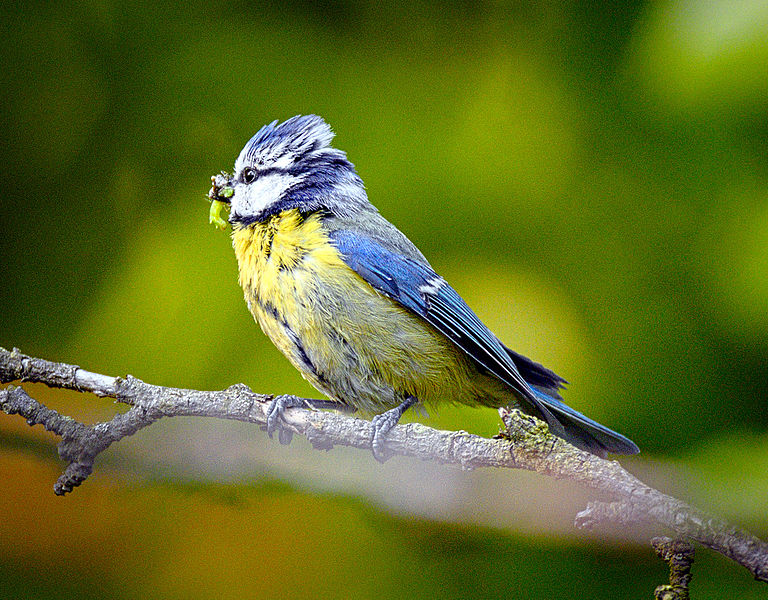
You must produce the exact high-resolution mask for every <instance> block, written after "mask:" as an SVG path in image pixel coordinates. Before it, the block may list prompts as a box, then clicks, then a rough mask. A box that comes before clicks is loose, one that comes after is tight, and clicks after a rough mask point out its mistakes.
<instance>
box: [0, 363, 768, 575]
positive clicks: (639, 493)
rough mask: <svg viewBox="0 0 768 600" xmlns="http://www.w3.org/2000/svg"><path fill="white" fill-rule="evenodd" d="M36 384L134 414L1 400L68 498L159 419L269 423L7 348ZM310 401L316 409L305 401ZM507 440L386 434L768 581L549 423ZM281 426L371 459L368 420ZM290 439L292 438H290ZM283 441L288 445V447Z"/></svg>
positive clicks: (739, 537) (240, 388) (757, 552)
mask: <svg viewBox="0 0 768 600" xmlns="http://www.w3.org/2000/svg"><path fill="white" fill-rule="evenodd" d="M12 381H31V382H39V383H44V384H46V385H48V386H50V387H61V388H68V389H74V390H79V391H81V392H92V393H94V394H96V395H98V396H107V397H112V398H116V399H117V400H118V401H119V402H123V403H125V404H127V405H129V406H131V409H130V410H129V411H128V412H127V413H125V414H119V415H117V416H115V417H114V418H113V419H112V420H110V421H107V422H104V423H97V424H95V425H84V424H82V423H79V422H77V421H74V420H73V419H71V418H69V417H65V416H62V415H60V414H59V413H57V412H56V411H53V410H51V409H48V408H46V407H45V406H43V405H42V404H40V403H39V402H37V401H36V400H34V399H33V398H31V397H30V396H29V395H28V394H27V393H26V392H24V391H23V390H21V389H20V388H15V387H13V386H9V387H7V388H6V389H4V390H1V391H0V410H2V411H4V412H6V413H8V414H19V415H21V416H23V417H24V418H26V419H27V421H28V422H29V423H30V425H35V424H41V425H43V426H44V427H46V428H47V429H50V430H51V431H53V432H55V433H56V434H58V435H60V436H61V438H62V441H61V443H60V444H59V454H60V455H61V457H62V458H63V459H64V460H65V461H67V462H68V463H69V466H68V467H67V469H66V471H65V472H64V474H63V475H62V476H61V477H60V478H59V480H58V481H57V483H56V486H55V488H54V489H55V492H56V493H57V494H60V495H63V494H65V493H67V492H69V491H71V490H72V489H73V488H74V487H76V486H78V485H80V484H81V483H82V482H83V481H84V480H85V478H86V477H87V476H88V475H89V474H90V473H91V471H92V469H93V463H94V459H95V458H96V456H97V455H98V454H99V453H101V452H102V451H104V450H105V449H106V448H108V447H109V446H110V445H111V444H112V443H113V442H116V441H119V440H121V439H123V438H124V437H127V436H129V435H132V434H133V433H135V432H136V431H138V430H139V429H141V428H143V427H146V426H148V425H150V424H152V423H154V422H155V421H157V420H158V419H161V418H162V417H173V416H204V417H215V418H219V419H230V420H236V421H244V422H248V423H254V424H257V425H262V426H263V425H265V424H266V415H267V407H268V406H269V403H270V401H271V400H272V399H273V396H271V395H265V394H256V393H254V392H252V391H251V390H250V389H248V387H247V386H245V385H242V384H238V385H234V386H232V387H230V388H227V389H226V390H223V391H220V392H203V391H197V390H185V389H179V388H169V387H162V386H155V385H150V384H147V383H144V382H143V381H140V380H139V379H136V378H134V377H131V376H130V375H129V376H126V377H125V378H120V377H109V376H106V375H100V374H97V373H91V372H89V371H85V370H84V369H80V368H79V367H77V366H74V365H67V364H64V363H55V362H50V361H46V360H42V359H39V358H31V357H29V356H25V355H24V354H21V352H19V351H18V350H17V349H14V350H13V351H12V352H9V351H7V350H5V349H2V348H0V383H9V382H12ZM307 402H308V403H309V402H311V401H310V400H307ZM499 412H500V414H501V416H502V419H503V421H504V423H505V425H506V427H507V432H508V434H507V435H506V436H504V437H503V438H497V439H487V438H483V437H480V436H477V435H472V434H469V433H467V432H465V431H439V430H436V429H432V428H430V427H426V426H424V425H421V424H418V423H409V424H407V425H398V426H396V427H395V428H394V429H392V431H391V432H390V433H389V435H388V438H387V443H386V448H387V450H388V451H389V452H390V453H392V454H400V455H403V456H411V457H415V458H421V459H424V460H433V461H437V462H440V463H445V464H453V465H458V466H460V467H461V468H463V469H474V468H478V467H503V468H511V469H526V470H529V471H536V472H538V473H542V474H545V475H548V476H550V477H554V478H556V479H569V480H572V481H576V482H578V483H580V484H581V485H583V486H585V487H588V488H590V489H592V490H595V491H597V492H599V493H600V495H601V496H603V497H606V498H608V499H610V500H609V501H607V502H606V501H596V502H591V503H589V505H588V506H587V508H586V509H585V510H584V511H582V512H580V513H579V514H578V515H577V517H576V526H577V527H584V528H586V527H594V526H596V525H597V524H600V523H604V522H617V523H623V524H633V523H637V522H640V521H646V522H651V523H654V522H655V523H656V524H658V525H661V526H663V527H664V528H665V529H668V530H670V531H673V532H675V534H676V537H678V538H682V539H689V540H694V541H697V542H699V543H700V544H702V545H704V546H706V547H708V548H711V549H713V550H715V551H717V552H720V553H721V554H723V555H725V556H727V557H728V558H730V559H732V560H734V561H735V562H737V563H738V564H740V565H743V566H744V567H746V568H747V569H749V570H750V571H751V572H752V574H753V575H754V576H755V578H756V579H758V580H760V581H765V582H768V544H766V543H765V542H763V541H762V540H760V539H758V538H757V537H755V536H753V535H752V534H750V533H748V532H747V531H744V530H743V529H739V528H738V527H735V526H733V525H730V524H728V523H726V522H725V521H722V520H720V519H717V518H715V517H713V516H711V515H708V514H706V513H704V512H702V511H700V510H698V509H696V508H694V507H692V506H690V505H688V504H686V503H684V502H682V501H681V500H677V499H676V498H673V497H671V496H668V495H665V494H663V493H661V492H660V491H658V490H656V489H654V488H651V487H649V486H647V485H645V484H644V483H643V482H641V481H640V480H639V479H637V478H636V477H634V476H633V475H631V474H630V473H628V472H627V471H626V470H624V469H623V468H622V467H621V465H620V464H619V463H618V462H616V461H610V460H605V459H602V458H599V457H597V456H595V455H593V454H590V453H588V452H584V451H582V450H579V449H578V448H575V447H574V446H571V445H570V444H568V443H567V442H565V441H564V440H562V439H560V438H558V437H556V436H554V435H552V434H550V433H549V431H548V429H547V427H546V425H545V424H543V423H542V422H541V421H539V420H538V419H536V418H534V417H530V416H528V415H524V414H522V413H520V412H519V411H516V410H506V409H500V411H499ZM283 421H284V423H283V425H282V426H283V427H284V428H285V429H286V431H287V432H288V433H289V434H291V433H293V434H298V435H301V436H304V437H306V438H307V439H308V440H309V441H310V442H311V443H312V445H313V446H314V447H315V448H318V449H330V448H333V447H334V446H351V447H355V448H363V449H366V450H369V449H370V447H371V424H370V422H369V421H365V420H361V419H356V418H352V417H348V416H343V415H339V414H335V413H331V412H321V411H313V410H305V409H297V408H294V409H289V410H287V411H286V412H285V414H284V417H283ZM288 437H289V436H288ZM288 437H283V438H282V439H288Z"/></svg>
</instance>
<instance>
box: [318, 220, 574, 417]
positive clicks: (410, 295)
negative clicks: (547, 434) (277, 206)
mask: <svg viewBox="0 0 768 600" xmlns="http://www.w3.org/2000/svg"><path fill="white" fill-rule="evenodd" d="M331 239H332V240H333V242H334V244H335V245H336V247H337V248H338V249H339V251H340V252H341V254H342V256H343V258H344V261H345V262H346V263H347V265H348V266H349V267H350V268H351V269H352V270H353V271H355V272H356V273H357V274H358V275H360V276H361V277H362V278H363V279H365V280H366V281H367V282H368V283H369V284H370V285H371V286H372V287H373V288H374V289H376V290H378V291H379V292H381V293H382V294H384V295H386V296H388V297H389V298H392V299H393V300H395V301H397V302H399V303H400V304H401V305H402V306H404V307H406V308H408V309H409V310H411V311H413V312H414V313H416V314H417V315H419V316H420V317H422V318H423V319H424V320H425V321H427V323H429V324H430V325H432V326H433V327H435V328H436V329H437V330H438V331H440V332H441V333H442V334H443V335H445V336H446V337H448V338H449V339H450V340H451V341H453V343H455V344H456V345H457V346H458V347H459V348H460V349H461V350H462V351H463V352H465V353H466V354H467V355H469V357H470V358H472V360H474V361H475V362H476V363H477V364H479V365H481V366H482V367H483V368H484V369H486V370H487V371H489V372H490V373H492V374H493V375H495V376H496V377H498V378H499V379H500V380H501V381H503V382H504V383H506V384H507V385H509V386H510V387H511V388H512V389H513V390H514V391H515V392H517V394H518V396H520V397H522V398H523V399H525V400H527V401H528V402H530V403H531V404H532V405H533V406H535V407H536V409H537V410H539V412H540V413H541V414H542V415H544V417H545V419H546V420H547V422H549V423H550V425H551V426H552V427H553V429H562V426H561V424H560V423H559V421H557V419H556V418H555V417H554V416H553V415H552V414H551V413H550V412H549V410H548V409H547V407H546V406H545V405H544V404H542V402H541V401H540V399H539V397H538V396H537V395H536V394H535V392H534V391H533V390H532V389H531V388H530V386H529V385H528V384H527V383H526V381H525V379H523V377H522V376H521V375H520V372H519V371H518V369H517V367H516V366H515V363H514V361H513V360H512V359H511V357H510V355H509V353H508V351H507V348H506V347H505V346H504V345H503V344H502V343H501V342H500V341H499V340H498V338H497V337H496V336H495V335H494V334H493V333H492V332H491V331H490V330H489V329H488V328H487V327H486V326H485V325H484V324H483V323H482V321H480V319H479V318H478V317H477V315H475V313H474V312H472V309H471V308H469V306H468V305H467V303H466V302H464V300H463V299H462V298H461V296H459V294H458V293H457V292H456V290H454V289H453V288H452V287H451V286H450V285H448V284H447V283H446V282H445V280H443V279H442V278H441V277H440V276H439V275H437V273H435V272H434V271H433V270H432V269H431V268H430V267H429V266H428V265H426V264H423V263H420V262H417V261H415V260H413V259H411V258H408V257H405V256H402V255H400V254H396V253H394V252H392V251H390V250H387V249H386V248H384V247H382V246H381V245H379V244H377V243H376V242H374V241H372V240H371V239H369V238H367V237H365V236H361V235H358V234H355V233H353V232H350V231H335V232H333V233H332V234H331Z"/></svg>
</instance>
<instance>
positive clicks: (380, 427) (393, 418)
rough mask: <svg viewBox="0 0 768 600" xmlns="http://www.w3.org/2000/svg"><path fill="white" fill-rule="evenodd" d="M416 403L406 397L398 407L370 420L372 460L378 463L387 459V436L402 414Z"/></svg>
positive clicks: (412, 398)
mask: <svg viewBox="0 0 768 600" xmlns="http://www.w3.org/2000/svg"><path fill="white" fill-rule="evenodd" d="M416 402H417V400H416V398H415V397H414V396H408V398H406V399H405V400H404V401H403V402H402V403H401V404H400V405H399V406H396V407H395V408H393V409H390V410H388V411H386V412H383V413H381V414H380V415H376V416H375V417H373V419H371V450H372V451H373V458H375V459H376V460H378V461H379V462H380V463H383V462H385V461H386V460H387V459H388V458H389V456H388V455H387V453H386V451H385V450H386V449H385V442H386V440H387V434H388V433H389V432H390V431H391V430H392V428H393V427H394V426H395V425H397V422H398V421H399V420H400V417H402V416H403V413H404V412H405V411H406V410H408V409H409V408H410V407H411V406H413V405H414V404H416Z"/></svg>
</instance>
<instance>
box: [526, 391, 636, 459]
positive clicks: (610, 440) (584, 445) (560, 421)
mask: <svg viewBox="0 0 768 600" xmlns="http://www.w3.org/2000/svg"><path fill="white" fill-rule="evenodd" d="M532 389H533V391H534V393H535V394H536V397H537V398H538V399H539V400H540V401H541V403H542V404H543V405H544V406H545V407H546V408H547V409H548V410H549V411H550V412H551V413H552V416H554V417H555V419H557V423H551V422H549V425H550V427H551V428H552V429H553V433H555V434H557V435H559V436H560V437H562V438H563V439H565V440H566V441H568V442H570V443H571V444H573V445H574V446H576V447H577V448H581V449H582V450H586V451H587V452H591V453H592V454H596V455H598V456H602V457H605V455H606V454H607V453H609V452H610V453H611V454H637V453H638V452H640V448H638V447H637V445H636V444H635V443H634V442H633V441H632V440H630V439H629V438H626V437H624V436H623V435H621V434H620V433H616V432H615V431H613V430H611V429H608V428H607V427H605V426H604V425H600V423H598V422H596V421H593V420H592V419H590V418H589V417H585V416H584V415H582V414H581V413H580V412H579V411H577V410H574V409H572V408H571V407H570V406H568V405H567V404H565V403H564V402H562V401H560V400H558V399H556V398H552V397H551V396H548V395H547V394H545V393H543V392H541V391H539V390H537V389H536V388H532ZM544 417H545V419H546V420H547V421H549V420H550V419H548V418H547V415H544ZM557 425H560V427H557Z"/></svg>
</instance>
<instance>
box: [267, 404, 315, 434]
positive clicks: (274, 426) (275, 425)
mask: <svg viewBox="0 0 768 600" xmlns="http://www.w3.org/2000/svg"><path fill="white" fill-rule="evenodd" d="M306 406H307V402H306V400H305V399H304V398H299V397H298V396H293V395H291V394H285V395H283V396H275V397H274V398H273V399H272V402H270V403H269V407H267V427H266V429H267V435H268V436H269V437H270V438H271V437H272V434H273V433H275V431H277V439H278V440H280V443H281V444H283V445H288V444H290V443H291V439H292V438H293V432H292V431H290V430H289V429H286V428H285V427H283V414H284V413H285V410H286V409H287V408H305V407H306Z"/></svg>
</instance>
